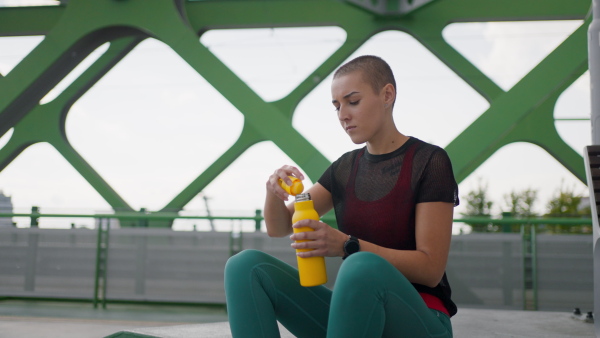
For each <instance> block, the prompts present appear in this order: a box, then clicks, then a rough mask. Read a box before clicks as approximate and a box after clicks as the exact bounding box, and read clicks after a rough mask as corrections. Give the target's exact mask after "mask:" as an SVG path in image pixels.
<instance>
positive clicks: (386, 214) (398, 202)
mask: <svg viewBox="0 0 600 338" xmlns="http://www.w3.org/2000/svg"><path fill="white" fill-rule="evenodd" d="M405 157H406V163H407V165H410V164H411V163H412V166H410V167H407V168H402V165H403V162H404V160H405ZM352 180H353V182H354V187H352V185H351V183H350V185H349V184H348V182H349V181H350V182H352ZM318 182H319V183H320V184H321V185H322V186H323V187H325V189H327V190H328V191H329V192H331V195H332V200H333V206H334V210H335V214H336V219H337V222H338V227H339V229H340V230H341V231H344V232H346V233H349V234H352V235H355V236H357V237H358V238H362V239H365V240H368V241H369V242H372V243H374V244H377V245H381V246H383V247H387V248H391V249H397V250H415V249H416V239H415V237H414V236H415V230H414V228H415V218H414V216H415V209H416V205H417V204H418V203H424V202H448V203H453V204H454V205H455V206H456V205H458V203H459V200H458V186H457V184H456V181H455V179H454V175H453V172H452V164H451V162H450V159H449V157H448V155H447V154H446V152H445V151H444V150H443V149H442V148H440V147H437V146H434V145H431V144H428V143H425V142H423V141H421V140H418V139H416V138H412V137H411V138H409V139H408V141H407V142H405V143H404V144H403V145H402V146H401V147H400V148H398V149H397V150H395V151H393V152H391V153H388V154H383V155H373V154H369V153H368V151H367V149H366V148H363V149H357V150H353V151H350V152H348V153H346V154H344V155H342V157H340V158H339V159H338V160H337V161H335V162H334V163H332V165H331V166H330V167H329V168H327V170H326V171H325V173H324V174H323V175H322V176H321V178H320V179H319V181H318ZM346 207H347V208H348V209H347V210H345V208H346ZM346 223H347V224H346ZM413 286H414V287H415V288H416V289H417V291H418V292H419V293H420V294H429V295H433V296H436V297H437V298H439V299H440V300H441V301H442V302H443V303H444V307H445V308H446V310H447V313H448V314H449V315H450V316H453V315H454V314H455V313H456V305H455V304H454V303H453V302H452V300H451V292H452V291H451V289H450V285H449V284H448V280H447V278H446V274H444V276H443V278H442V280H441V281H440V283H439V284H438V285H437V286H436V287H435V288H430V287H427V286H424V285H420V284H415V283H413ZM424 300H425V298H424ZM425 301H426V303H427V300H425ZM427 305H428V306H430V304H429V303H427ZM430 307H431V306H430ZM433 308H435V307H433Z"/></svg>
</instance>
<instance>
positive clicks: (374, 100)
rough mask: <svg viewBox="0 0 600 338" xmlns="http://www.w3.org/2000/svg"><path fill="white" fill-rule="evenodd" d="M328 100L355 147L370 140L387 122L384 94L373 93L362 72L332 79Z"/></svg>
mask: <svg viewBox="0 0 600 338" xmlns="http://www.w3.org/2000/svg"><path fill="white" fill-rule="evenodd" d="M331 97H332V103H333V105H334V107H335V109H336V111H337V113H338V119H339V120H340V123H341V125H342V128H344V130H345V131H346V133H347V134H348V136H350V139H351V140H352V142H354V143H355V144H360V143H365V142H368V141H370V140H372V139H373V137H374V136H376V135H377V133H378V132H379V131H381V130H382V128H383V127H384V124H385V123H386V122H387V121H386V120H385V115H386V114H385V109H384V104H385V100H384V95H383V93H375V92H374V91H373V88H372V87H371V85H370V84H368V83H367V82H365V81H364V80H363V77H362V73H361V71H355V72H352V73H348V74H346V75H343V76H341V77H338V78H335V79H334V80H333V82H332V83H331Z"/></svg>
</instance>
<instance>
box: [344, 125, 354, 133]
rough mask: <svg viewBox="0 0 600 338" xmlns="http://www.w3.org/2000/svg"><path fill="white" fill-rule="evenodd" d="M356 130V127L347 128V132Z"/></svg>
mask: <svg viewBox="0 0 600 338" xmlns="http://www.w3.org/2000/svg"><path fill="white" fill-rule="evenodd" d="M354 129H356V126H347V127H346V132H349V131H352V130H354Z"/></svg>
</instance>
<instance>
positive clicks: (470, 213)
mask: <svg viewBox="0 0 600 338" xmlns="http://www.w3.org/2000/svg"><path fill="white" fill-rule="evenodd" d="M487 194H488V185H487V184H484V183H483V182H482V181H481V179H479V184H478V186H477V188H476V189H475V190H473V191H470V192H469V193H468V194H467V197H466V198H465V199H464V200H465V202H466V203H467V211H466V212H464V213H462V214H461V215H462V216H464V217H491V214H492V206H493V205H494V202H492V201H490V200H489V199H488V196H487ZM467 225H469V226H471V229H472V231H473V232H490V231H495V230H496V229H495V228H497V227H495V226H494V225H493V224H491V223H467Z"/></svg>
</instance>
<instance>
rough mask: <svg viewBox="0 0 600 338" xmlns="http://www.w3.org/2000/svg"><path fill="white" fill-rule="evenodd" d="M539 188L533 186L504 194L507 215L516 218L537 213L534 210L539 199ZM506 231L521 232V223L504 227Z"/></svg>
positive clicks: (532, 215) (528, 216) (527, 216)
mask: <svg viewBox="0 0 600 338" xmlns="http://www.w3.org/2000/svg"><path fill="white" fill-rule="evenodd" d="M537 195H538V192H537V190H533V189H531V188H528V189H525V190H522V191H515V190H513V191H511V192H510V194H507V195H504V203H505V204H506V205H507V206H508V211H505V212H503V215H504V214H505V213H506V216H507V217H514V218H530V217H535V216H537V214H536V213H535V212H534V211H533V206H534V204H535V202H536V201H537ZM502 229H503V231H504V232H520V231H521V225H520V224H512V225H509V226H508V225H507V226H503V227H502Z"/></svg>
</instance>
